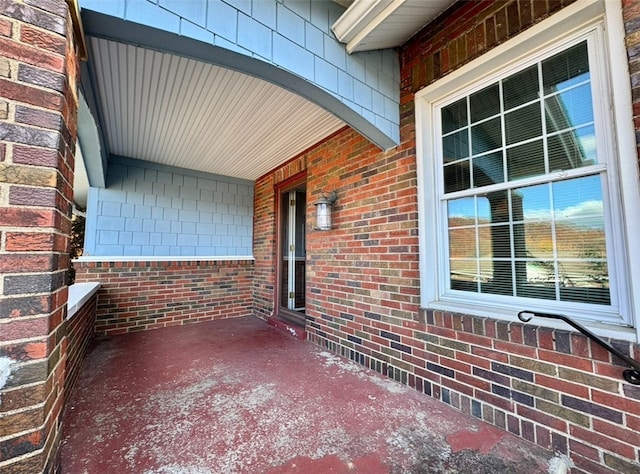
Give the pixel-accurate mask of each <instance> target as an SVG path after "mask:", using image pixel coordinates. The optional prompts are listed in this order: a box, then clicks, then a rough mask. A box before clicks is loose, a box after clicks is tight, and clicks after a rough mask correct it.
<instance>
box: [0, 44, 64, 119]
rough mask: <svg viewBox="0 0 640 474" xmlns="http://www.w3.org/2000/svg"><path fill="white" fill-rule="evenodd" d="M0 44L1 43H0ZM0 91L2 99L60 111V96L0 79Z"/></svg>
mask: <svg viewBox="0 0 640 474" xmlns="http://www.w3.org/2000/svg"><path fill="white" fill-rule="evenodd" d="M0 44H2V43H1V42H0ZM0 90H2V95H3V97H5V98H7V99H11V100H15V101H18V102H24V103H26V104H31V105H36V106H38V107H44V108H46V109H51V110H60V109H61V108H62V96H61V95H60V94H58V93H56V92H49V91H46V90H42V89H37V88H35V87H31V86H28V85H25V84H19V83H17V82H12V81H8V80H6V79H2V78H0Z"/></svg>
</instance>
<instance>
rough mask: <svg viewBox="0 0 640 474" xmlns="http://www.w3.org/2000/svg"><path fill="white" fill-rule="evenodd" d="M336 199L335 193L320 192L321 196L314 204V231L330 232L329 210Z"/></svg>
mask: <svg viewBox="0 0 640 474" xmlns="http://www.w3.org/2000/svg"><path fill="white" fill-rule="evenodd" d="M336 199H338V195H337V194H336V192H335V191H331V192H330V193H328V194H327V193H325V192H324V191H322V194H320V197H319V198H318V200H317V201H316V202H315V206H316V229H318V230H331V208H332V207H333V203H334V202H336Z"/></svg>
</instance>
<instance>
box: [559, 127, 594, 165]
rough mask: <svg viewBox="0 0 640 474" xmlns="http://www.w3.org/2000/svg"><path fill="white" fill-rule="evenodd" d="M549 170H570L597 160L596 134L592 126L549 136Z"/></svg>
mask: <svg viewBox="0 0 640 474" xmlns="http://www.w3.org/2000/svg"><path fill="white" fill-rule="evenodd" d="M547 148H548V153H549V171H559V170H569V169H573V168H580V167H582V166H588V165H592V164H594V163H595V162H596V136H595V130H594V129H593V127H592V126H590V127H583V128H579V129H576V130H572V131H570V132H565V133H560V134H558V135H553V136H551V137H549V138H548V142H547Z"/></svg>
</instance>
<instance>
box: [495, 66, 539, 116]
mask: <svg viewBox="0 0 640 474" xmlns="http://www.w3.org/2000/svg"><path fill="white" fill-rule="evenodd" d="M502 88H503V91H504V92H503V94H504V108H505V110H509V109H512V108H514V107H517V106H518V105H522V104H526V103H527V102H531V101H532V100H536V99H538V98H539V97H540V95H539V91H540V84H539V80H538V66H537V65H536V66H531V67H529V68H527V69H525V70H524V71H522V72H519V73H517V74H514V75H513V76H511V77H508V78H507V79H505V80H504V81H503V82H502Z"/></svg>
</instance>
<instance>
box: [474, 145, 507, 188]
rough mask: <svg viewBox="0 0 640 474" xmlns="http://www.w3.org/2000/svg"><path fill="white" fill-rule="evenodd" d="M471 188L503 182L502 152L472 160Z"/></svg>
mask: <svg viewBox="0 0 640 474" xmlns="http://www.w3.org/2000/svg"><path fill="white" fill-rule="evenodd" d="M472 161H473V186H474V187H476V188H478V187H480V186H489V185H491V184H496V183H503V182H504V165H503V163H502V152H497V153H490V154H488V155H482V156H476V157H475V158H473V160H472Z"/></svg>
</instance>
